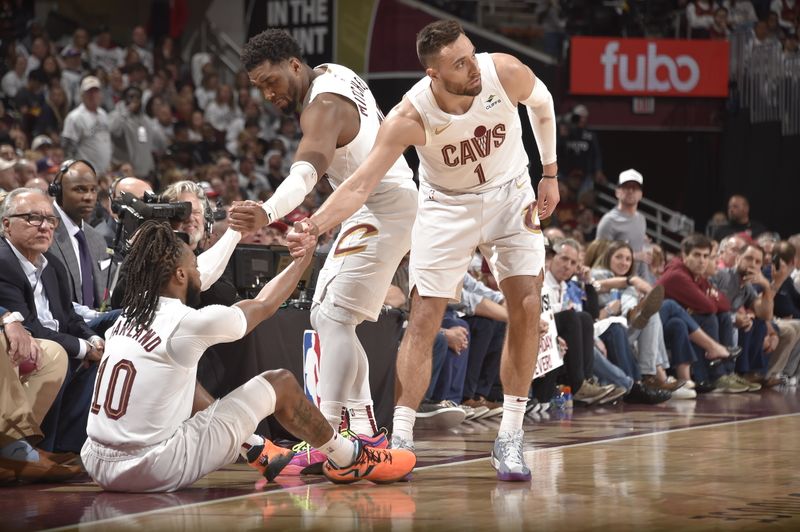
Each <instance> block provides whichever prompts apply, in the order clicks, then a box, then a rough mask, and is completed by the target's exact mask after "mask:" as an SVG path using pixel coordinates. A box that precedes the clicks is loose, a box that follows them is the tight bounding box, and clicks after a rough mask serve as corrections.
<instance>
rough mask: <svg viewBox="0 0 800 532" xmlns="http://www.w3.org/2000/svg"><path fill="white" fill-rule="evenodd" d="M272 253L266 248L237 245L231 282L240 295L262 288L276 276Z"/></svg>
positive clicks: (254, 245) (253, 245)
mask: <svg viewBox="0 0 800 532" xmlns="http://www.w3.org/2000/svg"><path fill="white" fill-rule="evenodd" d="M274 264H275V261H274V257H273V253H272V251H271V250H270V249H269V248H268V247H266V246H260V245H256V244H239V245H238V246H236V250H235V251H234V253H233V282H234V284H235V285H236V289H237V290H238V291H239V292H240V293H241V292H242V291H243V290H249V289H252V288H257V287H259V286H263V285H264V284H265V283H266V282H267V281H269V280H270V279H272V278H273V277H275V276H276V275H277V273H276V272H275V269H274Z"/></svg>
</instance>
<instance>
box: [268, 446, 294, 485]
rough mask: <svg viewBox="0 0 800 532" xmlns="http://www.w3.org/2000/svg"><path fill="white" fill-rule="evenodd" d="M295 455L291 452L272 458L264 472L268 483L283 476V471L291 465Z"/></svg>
mask: <svg viewBox="0 0 800 532" xmlns="http://www.w3.org/2000/svg"><path fill="white" fill-rule="evenodd" d="M294 455H295V453H293V452H291V453H286V454H282V455H280V456H277V457H275V458H272V459H271V460H270V461H269V463H268V464H267V468H266V469H265V470H264V478H265V479H267V482H272V481H273V480H275V479H276V478H277V477H278V475H280V474H281V471H283V469H284V468H285V467H286V466H288V465H289V462H291V461H292V458H294Z"/></svg>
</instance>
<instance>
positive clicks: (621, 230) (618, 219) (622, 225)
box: [597, 207, 647, 252]
mask: <svg viewBox="0 0 800 532" xmlns="http://www.w3.org/2000/svg"><path fill="white" fill-rule="evenodd" d="M646 229H647V222H646V221H645V219H644V215H642V213H640V212H638V211H636V212H634V213H632V214H628V213H624V212H622V211H621V210H619V208H618V207H614V208H613V209H611V210H610V211H608V212H607V213H606V214H604V215H603V217H602V218H601V219H600V223H599V224H598V225H597V239H598V240H620V241H622V242H627V243H628V244H630V246H631V249H633V251H634V252H639V251H642V250H643V249H644V245H645V244H646V243H647V239H646V237H645V235H646V232H645V231H646Z"/></svg>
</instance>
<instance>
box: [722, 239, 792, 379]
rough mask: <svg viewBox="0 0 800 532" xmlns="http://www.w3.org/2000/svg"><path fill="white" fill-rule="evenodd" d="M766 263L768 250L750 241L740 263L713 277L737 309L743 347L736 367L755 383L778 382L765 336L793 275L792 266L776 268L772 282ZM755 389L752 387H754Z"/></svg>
mask: <svg viewBox="0 0 800 532" xmlns="http://www.w3.org/2000/svg"><path fill="white" fill-rule="evenodd" d="M763 264H764V250H763V249H761V248H760V247H758V246H757V245H755V244H749V245H748V246H747V248H745V251H744V253H742V255H741V256H740V257H739V259H738V260H737V261H736V266H734V267H733V268H725V269H722V270H719V271H718V272H717V273H716V274H715V275H714V277H712V282H713V283H714V285H715V286H716V287H717V289H718V290H719V291H720V292H722V293H724V294H725V296H726V297H727V298H728V300H729V301H730V302H731V309H732V311H734V312H735V321H734V325H735V326H736V328H737V329H738V332H739V345H740V346H741V347H742V349H743V352H742V356H741V357H739V358H738V360H737V362H736V370H737V371H738V372H739V373H741V374H743V375H744V378H745V380H747V381H749V382H751V383H754V384H767V385H774V384H777V383H775V382H774V381H770V379H769V378H767V375H766V373H767V361H766V359H765V358H764V347H763V346H764V339H765V337H766V336H767V335H768V334H770V330H769V326H768V322H770V321H772V318H773V315H774V314H773V310H774V298H775V293H776V292H777V289H778V288H780V286H781V285H782V284H783V282H784V281H785V280H786V278H787V277H788V276H789V268H788V266H785V265H784V267H782V268H780V269H777V270H775V271H774V272H772V273H773V274H772V281H769V280H768V279H767V278H766V277H764V275H763V273H762V272H761V267H762V265H763ZM772 332H774V331H772ZM770 335H771V334H770ZM774 347H775V346H772V347H771V348H770V351H772V350H773V349H774ZM754 388H755V386H751V389H754ZM759 388H760V387H759Z"/></svg>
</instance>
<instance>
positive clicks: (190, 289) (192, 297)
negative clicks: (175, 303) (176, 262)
mask: <svg viewBox="0 0 800 532" xmlns="http://www.w3.org/2000/svg"><path fill="white" fill-rule="evenodd" d="M200 292H201V290H200V284H199V283H195V282H194V281H193V280H192V279H189V283H188V284H187V285H186V305H188V306H190V307H192V308H194V309H197V308H200V305H201V304H202V302H201V300H200Z"/></svg>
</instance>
